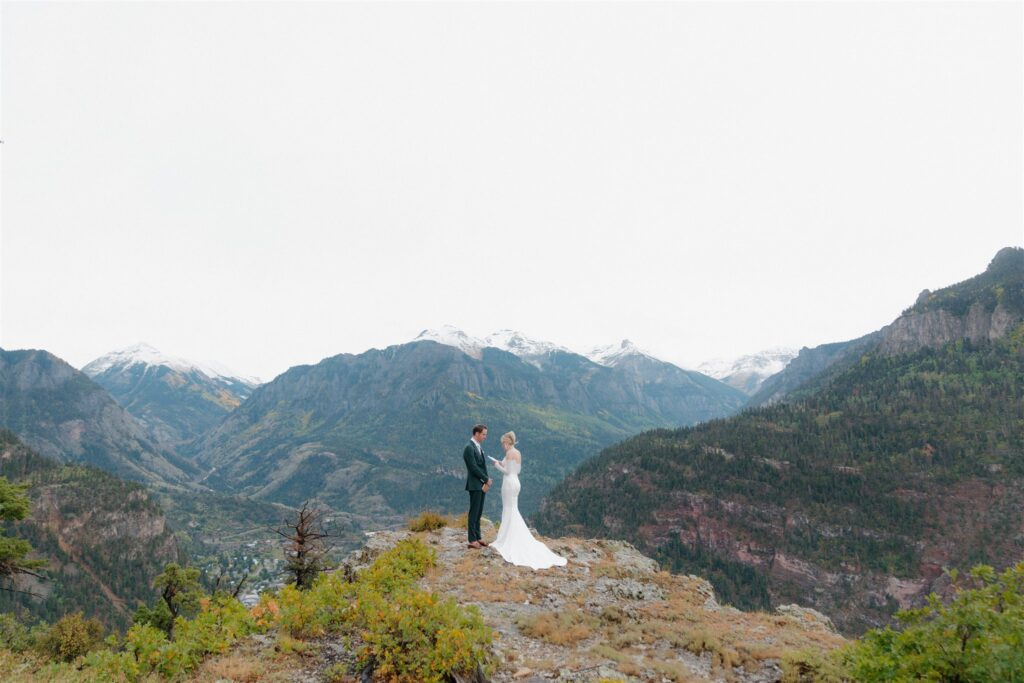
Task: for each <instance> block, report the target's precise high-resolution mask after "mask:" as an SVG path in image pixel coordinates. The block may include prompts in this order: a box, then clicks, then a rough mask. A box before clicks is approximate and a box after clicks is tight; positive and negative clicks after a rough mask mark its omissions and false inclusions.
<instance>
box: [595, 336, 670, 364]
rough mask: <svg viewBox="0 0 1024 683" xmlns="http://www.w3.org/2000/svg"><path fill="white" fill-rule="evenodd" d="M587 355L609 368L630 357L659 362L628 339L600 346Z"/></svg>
mask: <svg viewBox="0 0 1024 683" xmlns="http://www.w3.org/2000/svg"><path fill="white" fill-rule="evenodd" d="M585 355H586V356H587V358H589V359H590V360H592V361H594V362H595V363H597V364H598V365H605V366H608V367H612V366H614V365H617V364H618V363H619V362H621V361H622V360H623V359H624V358H627V357H629V356H646V357H647V358H651V359H653V360H659V359H658V358H655V357H654V356H652V355H651V354H649V353H647V352H646V351H644V350H643V349H641V348H640V347H639V346H637V345H636V344H634V343H633V342H631V341H630V340H628V339H623V340H622V341H621V342H619V343H618V344H608V345H607V346H598V347H597V348H594V349H592V350H591V351H590V352H589V353H587V354H585Z"/></svg>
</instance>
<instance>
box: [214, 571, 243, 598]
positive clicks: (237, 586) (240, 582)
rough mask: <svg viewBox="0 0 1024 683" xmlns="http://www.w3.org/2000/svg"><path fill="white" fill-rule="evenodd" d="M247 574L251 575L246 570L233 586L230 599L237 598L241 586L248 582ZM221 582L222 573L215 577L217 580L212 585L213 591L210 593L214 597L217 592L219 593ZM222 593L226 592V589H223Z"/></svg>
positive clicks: (222, 578)
mask: <svg viewBox="0 0 1024 683" xmlns="http://www.w3.org/2000/svg"><path fill="white" fill-rule="evenodd" d="M249 574H251V572H250V571H249V570H248V569H246V570H245V574H243V575H242V578H240V579H239V580H238V583H237V584H235V587H234V589H232V591H231V597H233V598H238V594H239V593H241V592H242V586H243V585H245V582H246V581H248V580H249ZM223 580H224V574H223V573H221V574H218V575H217V580H216V581H215V582H214V584H213V590H212V591H210V592H211V593H213V594H214V595H216V594H217V591H219V590H220V589H221V588H220V582H221V581H223ZM224 592H227V589H225V591H224Z"/></svg>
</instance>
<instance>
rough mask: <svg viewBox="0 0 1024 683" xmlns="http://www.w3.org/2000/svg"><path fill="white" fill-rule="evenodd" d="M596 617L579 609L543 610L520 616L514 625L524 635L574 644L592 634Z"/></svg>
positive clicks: (554, 642) (553, 643)
mask: <svg viewBox="0 0 1024 683" xmlns="http://www.w3.org/2000/svg"><path fill="white" fill-rule="evenodd" d="M596 621H597V620H596V619H595V618H594V617H592V616H590V615H588V614H586V613H584V612H581V611H579V610H565V611H561V612H544V613H542V614H536V615H534V616H531V617H521V618H520V619H518V620H517V621H516V625H517V626H518V627H519V630H520V631H522V632H523V634H524V635H526V636H528V637H530V638H539V639H541V640H545V641H547V642H549V643H551V644H552V645H575V644H576V643H579V642H580V641H582V640H586V639H587V638H589V637H590V636H591V635H593V633H594V632H593V628H592V627H594V626H596Z"/></svg>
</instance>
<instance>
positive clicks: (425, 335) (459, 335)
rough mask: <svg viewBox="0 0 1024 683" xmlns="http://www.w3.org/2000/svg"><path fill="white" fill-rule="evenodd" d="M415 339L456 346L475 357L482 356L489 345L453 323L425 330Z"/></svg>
mask: <svg viewBox="0 0 1024 683" xmlns="http://www.w3.org/2000/svg"><path fill="white" fill-rule="evenodd" d="M413 341H433V342H437V343H438V344H444V345H445V346H454V347H455V348H457V349H459V350H460V351H462V352H463V353H465V354H466V355H467V356H472V357H473V358H480V357H481V356H482V355H483V350H484V347H485V346H487V343H486V342H485V341H484V340H483V339H479V338H477V337H471V336H469V335H468V334H466V333H465V332H463V331H462V330H460V329H459V328H457V327H453V326H452V325H444V326H442V327H439V328H437V329H435V330H423V331H422V332H420V333H419V334H418V335H417V336H416V338H415V339H413Z"/></svg>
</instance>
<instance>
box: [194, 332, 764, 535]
mask: <svg viewBox="0 0 1024 683" xmlns="http://www.w3.org/2000/svg"><path fill="white" fill-rule="evenodd" d="M467 336H468V335H467ZM470 353H472V354H473V355H470ZM476 355H479V358H477V357H475V356H476ZM529 355H530V358H529V359H524V358H521V357H520V356H518V355H516V354H513V353H510V352H507V351H503V350H500V349H497V348H492V347H486V346H485V347H483V348H480V349H478V350H476V349H474V348H473V347H472V346H467V348H459V347H457V346H456V345H455V344H452V345H448V344H441V343H437V342H434V341H427V340H421V341H414V342H411V343H408V344H402V345H398V346H392V347H388V348H386V349H384V350H371V351H367V352H366V353H363V354H359V355H350V354H341V355H338V356H334V357H331V358H327V359H324V360H323V361H321V362H320V363H318V364H316V365H312V366H300V367H295V368H292V369H290V370H288V371H287V372H285V373H284V374H282V375H280V376H279V377H277V378H276V379H275V380H274V381H272V382H269V383H267V384H265V385H263V386H261V387H259V388H258V389H257V390H255V391H254V392H253V394H252V396H251V397H250V398H249V399H248V400H247V401H246V402H245V403H243V404H242V405H241V406H240V407H239V408H238V409H237V410H236V411H234V412H233V413H231V414H230V415H228V416H227V417H226V418H225V420H224V421H223V422H222V424H221V425H220V426H219V427H217V428H216V429H215V430H213V431H212V432H211V433H209V434H208V435H207V436H206V437H204V438H203V439H202V440H201V441H200V442H198V443H197V444H196V445H195V447H194V448H195V454H196V458H197V462H198V463H199V464H200V465H202V466H203V467H208V468H211V473H210V475H209V477H208V478H207V480H206V483H207V484H209V485H211V486H214V487H218V488H221V489H224V490H231V491H241V492H247V493H252V494H254V495H257V496H260V497H263V498H265V499H268V500H274V501H277V502H282V503H286V504H295V503H297V502H300V501H301V500H302V499H304V498H305V497H311V496H319V497H321V498H322V499H323V500H324V502H325V503H327V504H328V505H330V506H331V507H333V508H335V509H339V510H349V511H353V512H358V513H361V514H369V515H376V516H378V517H381V516H383V517H386V516H388V515H392V514H395V513H405V512H408V511H412V510H418V509H422V508H424V507H438V508H443V509H459V508H461V507H463V506H464V504H465V500H464V497H465V496H464V494H463V492H462V482H463V481H464V479H465V471H464V469H465V468H464V465H463V463H462V459H461V449H462V447H463V446H464V445H465V443H466V441H467V440H468V438H469V428H470V426H471V425H472V424H473V423H475V422H478V421H484V422H486V423H487V424H488V425H489V426H490V430H491V435H492V436H493V437H494V438H493V439H492V440H491V441H490V442H489V443H488V444H487V448H488V449H489V453H490V454H491V455H494V456H496V457H497V456H500V455H501V448H500V445H499V443H498V438H497V437H498V436H500V434H501V433H502V432H504V431H506V430H509V429H514V430H515V431H516V433H517V434H518V435H519V438H520V441H521V448H522V451H523V453H524V457H525V458H526V459H527V462H526V465H525V467H524V474H523V481H524V488H523V494H522V502H521V505H522V507H523V509H524V510H526V511H528V512H529V511H530V510H532V509H533V508H534V507H535V506H536V504H537V502H538V501H539V499H540V496H541V495H543V493H544V492H546V491H547V490H548V489H549V488H550V487H551V486H552V485H554V483H555V482H556V481H558V480H559V479H560V478H561V477H562V476H564V474H565V473H566V472H568V471H569V470H570V469H571V468H572V467H573V466H574V465H575V464H577V463H578V462H580V461H581V460H583V459H585V458H587V457H589V456H590V455H593V454H595V453H597V452H598V451H599V450H600V449H601V448H602V447H603V446H606V445H608V444H611V443H614V442H615V441H617V440H619V439H621V438H624V437H625V436H628V435H630V434H634V433H636V432H638V431H641V430H643V429H646V428H650V427H655V426H668V425H683V424H692V423H693V422H696V421H699V420H705V419H709V418H712V417H716V416H721V415H726V414H729V413H731V412H733V411H734V410H736V409H737V408H738V407H739V406H740V405H741V404H742V402H743V400H744V396H743V395H742V394H741V393H740V392H738V391H736V390H734V389H732V388H731V387H728V386H726V385H724V384H721V383H720V382H717V381H716V380H713V379H711V378H708V377H704V376H703V375H700V374H699V373H687V372H685V371H683V370H680V369H679V368H676V367H675V366H670V365H669V364H661V365H660V366H659V365H653V364H647V363H642V364H640V365H638V366H636V367H633V366H631V365H630V364H628V363H627V364H625V365H623V366H622V367H604V366H601V365H597V364H595V363H593V362H591V361H589V360H588V359H586V358H584V357H583V356H580V355H577V354H574V353H570V352H565V351H560V350H558V349H550V350H545V352H543V353H537V354H529ZM491 498H492V499H493V498H495V497H494V496H492V497H491Z"/></svg>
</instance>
